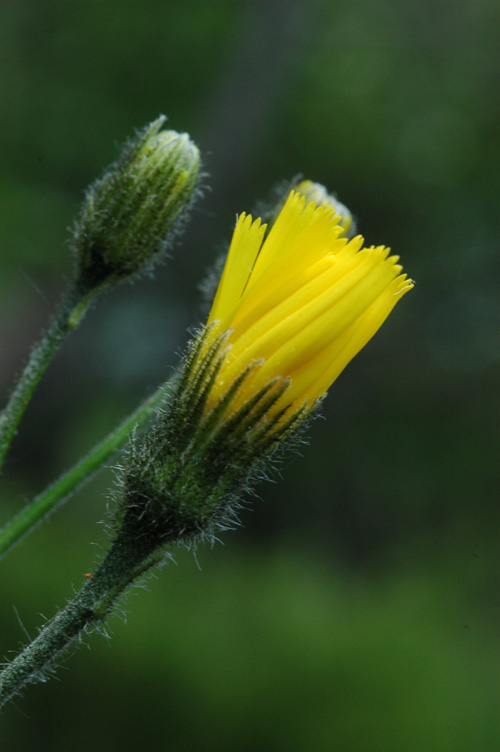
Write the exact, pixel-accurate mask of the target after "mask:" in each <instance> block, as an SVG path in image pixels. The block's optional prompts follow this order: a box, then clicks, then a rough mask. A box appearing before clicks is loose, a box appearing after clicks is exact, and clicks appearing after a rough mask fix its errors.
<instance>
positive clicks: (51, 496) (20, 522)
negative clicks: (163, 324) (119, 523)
mask: <svg viewBox="0 0 500 752" xmlns="http://www.w3.org/2000/svg"><path fill="white" fill-rule="evenodd" d="M172 385H173V382H169V383H167V384H163V385H162V386H161V387H160V388H159V389H157V390H156V391H155V392H154V394H152V395H151V397H149V398H148V399H146V400H145V401H144V402H143V403H142V404H141V405H139V407H138V408H137V409H136V410H134V412H133V413H131V414H130V415H129V416H128V417H127V418H126V419H125V420H124V421H123V422H122V423H120V425H119V426H118V427H117V428H115V429H114V431H112V432H111V433H110V434H109V435H108V436H107V437H106V438H105V439H104V440H103V441H101V443H100V444H97V446H95V447H94V448H93V449H92V450H91V451H90V452H89V453H88V454H87V455H86V456H85V457H84V458H83V459H81V460H80V461H79V462H78V463H77V464H76V465H75V466H74V467H72V468H71V469H70V470H68V471H67V472H66V473H65V474H64V475H62V476H61V477H60V478H59V479H58V480H57V481H55V483H53V484H52V485H51V486H49V487H48V488H47V489H46V490H45V491H44V492H43V493H41V494H40V495H39V496H37V497H36V498H35V499H34V500H33V501H32V502H31V504H29V505H28V506H27V507H25V508H24V509H23V510H22V511H21V512H20V513H19V514H18V515H17V517H14V518H13V519H12V520H11V521H10V522H9V523H7V525H5V527H4V528H2V529H1V530H0V559H1V558H2V557H3V556H4V555H5V554H6V553H7V551H9V550H10V549H11V548H12V547H13V546H14V545H15V544H16V543H18V542H19V540H20V539H21V538H23V537H24V536H25V535H27V534H28V533H30V532H31V531H32V530H33V529H34V528H35V527H36V526H37V525H38V524H39V523H40V522H42V521H43V520H44V519H46V518H47V517H48V516H49V515H50V514H51V512H53V511H54V509H55V508H56V506H58V505H61V504H63V503H64V502H66V501H67V500H68V499H69V498H70V497H71V496H72V495H73V493H75V491H76V490H77V489H78V488H80V487H81V486H82V485H83V484H84V483H85V482H86V481H87V480H89V478H91V477H92V476H93V475H94V474H95V473H96V472H97V471H98V470H99V469H100V468H101V467H102V465H103V464H104V462H106V460H107V459H108V458H109V457H110V456H111V455H112V454H113V452H115V451H116V449H118V448H119V447H120V446H121V445H122V444H124V443H125V441H126V439H127V437H128V436H129V434H130V432H131V431H132V430H133V429H134V428H135V427H140V426H142V425H143V424H144V423H145V422H146V421H147V420H148V419H149V418H150V417H151V416H152V415H153V413H154V411H155V409H156V407H157V406H158V405H159V404H160V403H161V402H162V401H163V400H164V399H166V398H167V397H168V394H169V391H170V389H171V387H172Z"/></svg>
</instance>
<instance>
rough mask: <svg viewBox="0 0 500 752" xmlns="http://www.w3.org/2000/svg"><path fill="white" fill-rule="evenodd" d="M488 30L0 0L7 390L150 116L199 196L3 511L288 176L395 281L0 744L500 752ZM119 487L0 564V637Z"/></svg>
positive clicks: (19, 500)
mask: <svg viewBox="0 0 500 752" xmlns="http://www.w3.org/2000/svg"><path fill="white" fill-rule="evenodd" d="M499 45H500V6H499V5H498V2H497V0H479V1H478V2H472V1H471V0H469V2H466V1H465V0H463V1H460V0H448V1H447V2H444V1H443V0H438V1H437V2H430V1H429V0H424V1H421V2H419V3H413V2H409V0H382V2H379V1H378V0H363V1H361V2H352V0H349V1H348V0H339V1H338V2H332V1H331V0H310V1H309V2H305V0H291V1H290V2H285V1H284V0H267V1H266V2H263V1H260V0H259V1H256V2H250V1H248V2H239V3H232V2H229V1H228V0H227V1H225V2H217V1H215V2H211V3H201V2H194V0H187V1H186V2H184V3H174V2H172V1H171V0H170V1H169V2H156V1H153V0H142V2H139V0H121V1H120V2H118V1H116V2H111V1H110V0H86V1H85V2H83V0H44V2H37V1H35V0H4V2H3V3H2V5H1V8H0V49H1V50H2V63H1V67H0V91H1V97H0V122H1V123H2V127H1V131H0V140H1V143H0V163H1V175H0V211H1V222H0V243H1V246H0V247H1V249H2V250H1V254H0V347H1V364H2V368H1V374H0V380H1V384H0V387H1V390H2V394H3V399H5V397H6V395H7V392H8V388H9V384H10V383H11V381H12V378H13V376H14V375H15V373H16V372H18V370H19V368H20V367H21V365H22V363H23V360H24V358H25V356H26V353H27V351H28V349H29V346H30V343H31V342H32V341H33V339H34V337H35V336H37V335H38V332H39V330H40V328H41V327H42V326H43V325H44V323H45V322H46V320H47V317H48V316H49V314H50V312H51V311H52V310H53V308H54V305H55V303H56V301H57V298H58V296H59V294H60V292H61V290H62V289H63V287H64V281H65V279H66V278H68V276H69V275H70V273H71V259H70V257H69V252H68V249H67V245H66V240H67V237H68V235H67V232H66V229H65V228H66V227H68V226H69V225H71V223H72V221H73V218H74V216H75V214H76V213H77V211H78V206H79V202H80V200H81V197H82V195H83V190H84V188H85V186H86V185H87V184H88V183H89V182H90V181H91V180H93V179H94V178H95V177H96V176H97V175H98V174H99V173H100V172H101V171H102V169H103V168H104V167H105V166H106V164H108V163H109V162H111V161H112V160H113V159H114V158H115V157H116V153H117V147H116V145H117V144H118V143H120V142H121V141H122V140H123V139H125V138H126V137H127V136H128V135H129V134H130V133H131V132H132V131H133V129H134V128H136V127H142V126H143V125H144V124H145V123H146V122H148V121H150V120H152V119H154V118H155V117H156V116H157V115H158V114H159V113H160V112H164V113H165V114H167V115H168V116H169V126H170V127H172V128H175V129H177V130H187V131H189V132H190V133H191V135H192V137H193V138H194V139H195V140H196V141H197V143H198V144H199V146H200V148H201V149H202V151H203V153H204V155H205V165H206V169H207V172H208V173H210V177H207V178H206V180H205V184H206V185H207V186H210V190H206V191H205V199H204V201H203V202H200V203H199V204H198V206H197V208H196V209H195V211H194V212H193V215H192V220H191V225H190V227H189V229H188V231H187V233H186V234H185V235H184V237H183V242H182V244H179V245H178V246H177V248H176V249H175V250H174V252H173V258H172V260H171V261H170V262H169V263H168V265H167V266H165V267H164V268H162V269H161V270H160V271H159V273H158V274H157V275H156V277H155V279H154V280H153V281H151V280H142V281H140V282H138V283H136V284H135V285H134V286H133V287H130V286H123V287H121V288H120V289H117V290H115V291H114V292H113V293H112V294H110V295H109V296H108V297H107V298H106V300H103V301H101V303H100V304H99V306H98V307H96V308H95V309H94V310H93V311H92V312H91V313H90V314H89V315H88V316H87V318H86V320H85V321H84V323H83V326H82V327H81V329H80V330H79V331H78V332H77V333H76V334H75V335H73V337H72V338H71V340H70V341H68V343H67V344H66V346H65V347H64V349H63V351H62V352H61V353H60V354H59V356H58V357H57V359H56V361H55V362H54V364H53V366H52V367H51V369H50V371H49V373H48V374H47V375H46V378H45V379H44V381H43V383H42V384H41V386H40V388H39V390H38V392H37V394H36V396H35V399H34V400H33V403H32V405H31V406H30V409H29V411H28V413H27V414H26V416H25V419H24V421H23V424H22V431H21V433H20V435H19V436H18V437H17V438H16V441H15V443H14V445H13V448H12V452H11V454H10V455H9V459H8V462H7V464H6V466H5V470H4V472H3V475H2V478H1V489H0V496H1V499H0V501H1V509H0V524H2V523H4V522H5V521H6V520H7V519H8V518H9V517H10V515H11V514H13V513H14V512H15V511H16V510H18V509H19V508H20V507H21V506H22V504H23V503H24V502H25V501H26V500H27V499H29V498H30V497H31V496H32V495H33V494H35V493H37V492H39V491H40V490H41V489H42V488H43V487H44V486H45V484H47V483H48V482H50V481H51V480H52V479H53V478H54V477H55V476H56V475H57V474H58V473H59V472H61V471H62V470H63V469H65V468H66V467H67V466H69V465H70V464H71V463H73V462H74V461H75V460H76V459H77V458H78V457H79V456H80V455H81V454H82V453H83V452H85V451H86V450H87V449H88V448H89V447H91V446H92V444H93V443H94V442H96V441H97V440H98V439H99V438H100V437H101V436H102V435H103V434H104V433H106V432H107V431H108V430H109V429H110V428H111V427H112V426H113V425H114V424H115V423H116V422H117V421H118V420H119V419H120V418H122V417H123V416H124V415H126V414H127V412H128V411H130V410H131V409H132V408H133V407H134V406H135V404H136V403H137V401H138V400H139V399H141V398H142V397H143V396H144V395H145V394H147V393H148V392H149V391H151V390H152V389H153V388H154V386H155V385H156V384H158V383H159V382H161V381H162V380H163V379H164V378H166V377H168V375H169V374H170V373H171V365H172V364H175V363H176V362H177V359H176V352H177V351H178V350H179V349H180V348H181V347H183V345H184V342H185V340H186V328H187V327H188V326H193V325H196V324H197V323H198V322H199V321H200V317H201V313H200V307H199V295H198V293H197V289H196V286H197V284H198V283H199V281H200V280H201V279H202V278H203V275H204V273H205V270H206V268H207V266H208V265H209V264H210V263H211V262H212V261H213V259H214V258H215V256H216V255H217V251H218V250H220V249H221V248H223V247H224V243H225V242H226V241H227V239H228V237H229V236H230V233H231V228H232V225H233V223H234V217H235V214H236V213H237V212H241V211H242V210H248V209H251V208H252V206H253V205H254V204H255V201H256V199H259V198H265V197H266V196H267V195H268V193H269V189H270V188H271V187H272V186H273V185H275V184H276V183H277V182H279V181H280V180H282V179H283V178H290V177H292V176H294V175H296V174H297V173H299V172H301V173H304V174H305V175H306V176H307V177H310V178H313V179H316V180H318V181H320V182H323V183H325V184H326V185H327V186H328V187H329V188H330V189H332V190H334V191H337V192H338V195H339V197H340V199H341V200H342V201H344V202H345V203H346V204H347V205H348V206H349V207H350V208H351V209H352V210H353V212H354V213H355V214H356V215H357V216H358V218H359V227H360V230H361V231H362V232H363V233H364V234H365V236H366V238H367V242H368V243H375V244H378V243H385V244H388V245H390V246H391V247H392V248H393V249H394V251H395V252H397V253H400V254H401V256H402V259H403V263H404V266H405V270H407V271H408V272H409V274H410V275H411V276H413V277H414V278H415V279H416V280H417V286H416V288H415V290H414V291H413V292H412V293H411V294H410V295H408V296H407V297H406V298H405V299H404V300H403V301H402V302H401V303H400V304H399V305H398V307H397V309H396V311H395V313H394V314H393V316H392V317H391V319H390V320H389V321H388V322H387V323H386V324H385V326H384V327H383V329H382V330H381V332H379V334H378V335H377V336H376V337H375V339H374V340H373V342H371V343H370V344H369V345H368V346H367V347H366V349H365V350H364V351H363V353H362V354H361V355H360V356H359V357H358V358H357V359H356V360H355V361H354V362H353V363H352V364H351V365H350V366H349V367H348V369H347V371H346V373H345V374H343V375H342V376H341V377H340V379H339V380H338V382H337V383H336V384H335V386H334V388H333V389H332V390H331V393H330V396H329V398H328V400H327V402H326V404H325V408H324V415H325V417H326V418H327V420H318V421H315V423H314V424H313V426H312V428H311V431H310V436H311V442H310V445H308V446H304V450H303V456H302V457H301V458H297V457H294V458H292V459H291V460H290V461H287V462H286V463H285V466H284V467H283V468H282V475H283V479H280V480H279V482H278V483H276V484H275V485H270V484H268V485H267V486H262V487H261V489H260V493H261V496H262V499H263V500H264V501H265V503H262V502H261V501H260V500H253V501H252V510H251V511H248V512H246V513H244V515H243V523H244V527H243V528H242V529H239V530H238V531H237V532H236V533H230V534H226V535H225V536H224V544H225V545H224V546H220V545H218V546H216V547H215V548H214V549H213V550H210V549H201V550H200V551H199V552H198V555H197V560H198V563H199V566H197V564H196V561H195V560H194V557H193V556H192V554H188V553H183V552H180V553H179V555H178V556H177V557H176V558H177V560H178V566H174V565H171V566H169V567H168V568H167V569H166V570H164V571H162V572H161V573H160V575H159V577H158V579H157V580H153V581H151V583H150V588H149V590H150V592H143V591H140V590H138V591H136V592H135V593H134V594H133V595H131V596H130V597H129V599H128V602H127V604H126V610H127V612H128V616H127V622H128V623H127V624H126V625H125V624H124V623H123V621H122V620H120V619H117V618H115V619H113V620H112V622H111V624H110V631H111V632H112V640H111V641H106V640H105V639H104V638H102V637H99V636H94V637H93V638H92V639H91V641H90V642H91V645H92V650H91V651H90V652H89V651H87V650H80V651H78V652H77V653H76V654H75V655H73V656H72V658H71V660H69V661H67V663H66V664H65V665H66V666H67V669H63V670H60V671H59V673H58V680H53V681H51V682H50V683H49V684H48V685H47V686H37V687H33V688H30V689H29V690H28V691H27V692H26V693H25V696H24V698H23V699H22V700H19V701H18V702H16V704H14V705H11V706H9V707H8V708H7V709H6V710H4V712H3V715H2V716H1V717H0V736H1V738H2V742H1V748H2V750H5V751H6V752H10V750H16V751H17V750H23V751H24V750H28V751H31V750H33V751H36V752H49V750H50V752H59V751H61V752H62V751H63V750H64V751H65V752H66V750H72V752H80V750H81V751H82V752H83V750H88V749H92V750H94V752H101V751H102V752H104V751H106V752H110V751H111V750H120V752H121V751H122V750H123V751H124V752H125V750H136V749H141V750H149V749H151V750H153V749H168V750H175V752H177V751H179V752H180V751H184V750H186V751H188V750H189V751H191V750H203V751H204V752H210V751H211V750H231V751H234V750H238V752H246V750H248V751H249V752H251V751H252V752H253V750H281V749H283V750H287V752H292V751H295V750H297V752H299V750H300V751H302V750H309V749H311V750H315V751H316V752H322V751H323V750H324V751H325V752H326V751H328V752H329V751H330V750H335V751H336V752H363V751H364V750H367V751H368V750H369V751H370V752H378V751H379V750H380V752H392V751H394V752H401V751H402V750H404V751H405V752H406V751H409V752H413V751H415V752H421V751H422V750H426V752H427V751H429V752H433V751H434V750H435V751H436V752H445V751H446V750H450V752H470V751H471V750H474V751H476V750H481V752H489V751H490V750H491V752H494V751H495V752H496V750H498V747H499V737H500V720H499V718H500V716H499V714H498V697H499V691H500V679H499V676H500V608H499V584H500V582H499V580H500V578H499V563H500V562H499V555H498V548H499V546H498V541H499V521H500V513H499V504H498V491H499V473H498V459H497V458H498V446H499V430H498V425H499V420H498V418H499V415H500V405H499V389H498V376H499V362H500V338H499V334H500V302H499V295H498V287H499V281H500V248H499V241H498V238H499V229H500V228H499V211H498V206H499V195H500V171H499V167H500V128H499V122H500V107H499V101H500V100H499V98H498V91H499V87H500V57H499V55H498V50H499ZM112 480H113V476H112V472H111V471H106V472H105V473H103V474H101V475H100V476H99V477H98V478H97V479H96V480H95V481H93V482H92V483H91V484H89V485H88V486H87V487H86V488H85V489H84V491H83V492H81V493H80V494H79V495H78V497H77V498H75V499H74V500H73V501H72V502H71V503H70V504H69V505H68V506H67V507H65V508H63V509H61V510H59V511H58V512H57V513H56V514H55V515H54V517H53V518H52V520H51V522H50V524H47V525H44V526H43V527H41V528H40V529H39V530H37V531H36V532H35V533H34V534H33V535H32V536H31V537H30V538H29V539H27V540H26V541H25V542H24V543H23V544H22V545H20V546H19V547H18V548H17V549H16V550H15V551H14V552H13V553H11V554H10V555H9V556H8V557H7V558H6V559H5V560H4V561H3V562H2V563H1V565H0V566H1V567H2V575H1V578H0V591H1V614H2V615H1V624H2V629H1V632H0V654H1V655H2V656H4V655H8V651H11V650H14V649H16V648H17V646H18V644H19V643H20V642H21V641H25V639H26V637H25V634H24V629H26V630H27V631H28V632H29V633H30V634H32V635H33V634H34V633H36V629H37V627H38V626H39V625H40V623H41V620H42V617H41V616H40V614H41V613H42V614H44V615H45V616H50V615H52V613H53V612H54V610H55V607H56V605H62V604H63V603H64V602H65V599H66V598H67V597H68V596H69V595H70V594H71V593H72V592H73V588H78V587H79V586H80V584H81V583H82V581H83V574H84V573H85V572H88V571H90V570H91V569H92V567H93V565H94V563H95V560H96V557H97V555H98V552H99V548H97V549H96V548H95V547H92V546H91V545H90V542H91V541H94V542H97V544H98V546H102V545H105V541H106V536H105V531H104V528H103V526H102V525H101V526H96V521H98V520H102V519H104V517H105V510H106V497H105V492H106V489H107V488H108V487H109V486H110V484H111V483H112ZM21 625H22V626H21Z"/></svg>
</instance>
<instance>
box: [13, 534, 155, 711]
mask: <svg viewBox="0 0 500 752" xmlns="http://www.w3.org/2000/svg"><path fill="white" fill-rule="evenodd" d="M156 545H157V544H155V543H152V542H151V541H148V539H147V538H142V539H139V540H138V539H137V538H136V537H133V536H131V535H129V534H127V532H126V531H124V529H123V528H122V529H121V530H120V532H119V533H118V535H117V537H116V538H115V540H114V541H113V542H112V544H111V547H110V549H109V551H108V553H107V555H106V556H105V558H104V559H103V561H102V562H101V564H100V565H99V567H98V568H97V570H96V571H95V573H94V574H93V575H92V577H90V578H89V579H88V580H87V582H86V583H85V585H84V586H83V587H82V589H81V590H80V592H79V593H78V594H77V595H76V596H75V597H74V598H73V599H72V600H71V601H70V602H69V603H68V605H67V606H66V607H65V608H64V609H62V610H61V611H59V613H57V614H56V616H54V618H53V619H51V620H50V621H49V622H48V623H47V624H46V626H45V627H44V628H43V629H42V630H41V632H40V634H39V635H38V637H37V638H36V639H35V640H33V641H32V642H31V643H30V644H29V645H27V646H26V647H25V648H24V650H23V651H22V652H21V653H20V654H19V655H18V656H17V657H16V658H14V660H13V661H12V662H11V663H9V664H7V666H6V667H5V668H4V669H3V671H2V672H1V673H0V707H2V705H4V704H5V703H6V702H7V701H8V700H10V699H11V698H12V697H14V696H15V695H16V694H18V693H19V692H20V691H21V690H22V689H23V687H25V686H26V685H27V684H29V683H31V682H36V681H40V680H45V679H46V678H47V677H48V675H49V674H50V672H51V671H53V670H54V669H55V667H56V666H55V661H56V660H57V659H58V658H59V656H61V654H62V653H64V652H65V651H66V650H67V648H68V647H69V646H70V645H71V644H72V643H73V642H74V641H75V640H76V639H77V638H78V637H79V636H80V635H83V634H85V633H87V632H89V631H91V630H92V629H93V628H96V627H98V626H99V625H100V624H102V623H103V622H104V621H105V619H106V617H107V615H108V614H109V612H110V610H111V609H112V607H113V605H114V603H115V602H116V600H117V599H118V598H119V596H120V595H121V594H122V593H123V591H124V590H125V589H126V588H127V587H128V585H130V584H131V583H132V582H133V580H135V579H136V578H137V577H138V576H140V575H141V574H143V573H144V572H145V571H146V570H147V569H149V568H150V567H151V566H152V565H153V564H155V563H156V562H158V561H159V559H160V558H161V555H160V554H157V555H156V556H155V554H154V551H155V548H156Z"/></svg>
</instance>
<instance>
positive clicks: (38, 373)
mask: <svg viewBox="0 0 500 752" xmlns="http://www.w3.org/2000/svg"><path fill="white" fill-rule="evenodd" d="M96 292H97V291H96V290H92V291H91V292H88V291H85V290H82V289H81V287H80V286H78V285H74V286H73V287H72V288H71V289H70V290H69V291H68V293H67V294H66V296H65V297H64V298H63V301H62V303H61V305H60V308H59V310H58V311H57V313H56V315H55V316H54V318H53V319H52V321H51V322H50V324H49V327H48V329H47V331H46V332H45V334H43V335H42V337H41V339H40V341H39V342H38V344H36V345H35V346H34V347H33V349H32V351H31V354H30V356H29V359H28V363H27V364H26V366H25V368H24V370H23V372H22V374H21V376H20V378H19V380H18V381H17V383H16V385H15V387H14V389H13V391H12V394H11V395H10V398H9V401H8V403H7V405H6V407H5V408H4V410H3V411H2V413H0V467H1V466H2V464H3V461H4V459H5V455H6V454H7V451H8V449H9V446H10V444H11V441H12V439H13V437H14V434H15V433H16V429H17V426H18V425H19V421H20V420H21V418H22V416H23V413H24V411H25V410H26V407H27V405H28V402H29V401H30V399H31V396H32V394H33V392H34V391H35V388H36V386H37V384H38V382H39V381H40V379H41V378H42V376H43V374H44V372H45V370H46V369H47V366H48V365H49V363H50V361H51V360H52V358H53V357H54V355H55V353H56V352H57V350H58V349H59V347H60V346H61V344H62V342H63V340H64V339H65V337H66V336H67V335H68V334H69V333H70V332H71V331H73V329H76V327H77V326H78V324H79V322H80V320H81V318H82V316H83V314H84V313H85V310H86V309H87V306H88V304H89V303H90V300H91V299H92V298H93V296H94V295H95V293H96Z"/></svg>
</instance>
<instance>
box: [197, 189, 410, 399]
mask: <svg viewBox="0 0 500 752" xmlns="http://www.w3.org/2000/svg"><path fill="white" fill-rule="evenodd" d="M339 219H340V216H339V214H338V213H335V211H334V210H333V209H331V208H329V207H326V206H319V207H317V206H316V204H315V203H314V202H310V203H307V204H306V200H305V198H304V196H302V195H301V194H300V193H298V192H295V191H292V192H291V193H290V195H289V197H288V199H287V201H286V203H285V205H284V207H283V209H282V210H281V212H280V214H279V215H278V217H277V219H276V221H275V223H274V224H273V226H272V227H271V229H270V231H269V232H268V234H267V235H266V234H265V233H266V229H267V228H266V225H263V224H262V223H261V220H260V219H257V220H255V221H252V217H251V216H250V215H245V214H242V215H241V217H240V218H239V219H238V222H237V224H236V229H235V231H234V235H233V239H232V242H231V245H230V248H229V252H228V256H227V260H226V265H225V267H224V271H223V274H222V277H221V281H220V284H219V288H218V290H217V294H216V297H215V300H214V303H213V306H212V310H211V312H210V315H209V318H208V324H211V325H212V328H211V330H210V340H211V341H212V339H213V338H215V337H217V336H218V335H219V334H222V333H223V332H230V333H229V335H228V340H227V343H228V346H227V350H226V352H225V357H224V361H223V363H222V367H221V369H220V371H219V374H218V377H217V380H216V382H215V384H214V386H213V388H212V390H211V393H210V397H209V400H208V405H207V407H208V409H210V408H211V407H213V406H214V405H215V404H217V403H218V402H219V401H220V400H221V399H222V397H223V396H224V394H225V393H226V391H227V389H228V388H229V387H230V386H231V384H232V383H233V382H234V381H235V379H236V378H237V377H238V376H239V375H240V374H241V373H242V372H243V371H244V369H245V368H246V367H247V366H248V365H249V364H250V363H254V362H258V363H259V365H258V367H257V368H256V369H255V370H254V371H253V373H252V375H251V376H250V377H249V378H248V379H246V380H245V381H244V382H243V384H242V386H241V387H240V389H239V391H238V393H237V395H236V397H235V399H233V401H232V402H231V404H230V407H229V408H228V410H229V412H230V413H232V412H234V411H235V410H236V409H237V408H238V407H240V406H241V405H242V404H243V403H244V402H246V401H247V400H248V399H250V398H251V397H252V396H253V395H254V394H255V393H256V392H258V391H259V390H260V389H261V388H262V387H264V386H265V385H266V384H267V383H268V382H270V381H271V380H272V379H275V378H276V377H279V378H281V379H287V381H288V384H289V386H288V389H287V390H286V392H285V394H284V395H283V396H282V397H281V399H280V401H279V402H278V403H277V405H276V406H275V408H274V409H275V410H276V411H277V410H279V409H281V408H282V407H284V406H286V405H290V409H291V410H292V411H297V410H299V409H301V408H302V407H303V406H304V404H306V405H307V406H308V407H312V406H313V405H314V403H315V401H316V399H317V398H318V397H321V396H322V395H323V394H324V393H325V392H326V391H327V389H328V388H329V387H330V385H331V384H332V383H333V381H334V380H335V379H336V378H337V376H338V375H339V374H340V373H341V371H342V370H343V369H344V368H345V366H346V365H347V363H349V361H350V360H352V358H353V357H354V356H355V355H356V354H357V353H358V352H359V351H360V350H361V348H362V347H363V346H364V345H365V344H366V343H367V342H368V341H369V339H371V337H372V336H373V335H374V334H375V332H376V331H377V329H378V328H379V327H380V326H381V325H382V323H383V322H384V321H385V319H386V318H387V316H388V315H389V313H390V312H391V310H392V308H393V307H394V306H395V304H396V303H397V301H398V300H399V299H400V298H401V297H402V296H403V295H404V294H405V293H406V292H407V291H408V290H409V289H411V287H413V282H412V281H411V280H408V279H407V277H406V275H405V274H402V273H401V272H402V267H401V266H400V265H399V264H398V263H397V261H398V257H397V256H390V255H389V249H388V248H384V247H383V246H379V247H376V248H375V247H370V248H364V247H363V242H364V241H363V238H362V237H361V236H360V235H358V236H356V237H355V238H353V239H352V240H350V241H347V239H346V237H345V235H344V233H343V228H342V226H341V225H340V223H339Z"/></svg>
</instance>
